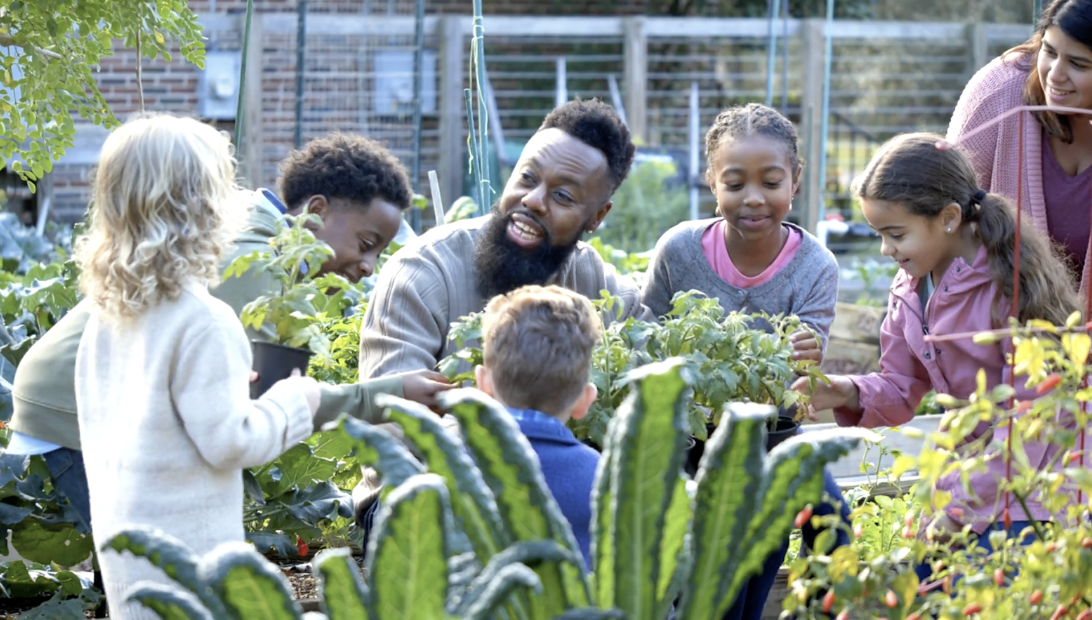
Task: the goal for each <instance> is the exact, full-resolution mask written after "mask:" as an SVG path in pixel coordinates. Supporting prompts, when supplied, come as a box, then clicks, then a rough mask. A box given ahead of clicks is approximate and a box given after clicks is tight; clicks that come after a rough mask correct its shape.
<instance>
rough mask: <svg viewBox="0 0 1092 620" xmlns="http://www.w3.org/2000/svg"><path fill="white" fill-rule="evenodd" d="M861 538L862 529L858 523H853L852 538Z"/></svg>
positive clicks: (862, 534)
mask: <svg viewBox="0 0 1092 620" xmlns="http://www.w3.org/2000/svg"><path fill="white" fill-rule="evenodd" d="M861 536H864V528H863V527H861V524H860V523H854V524H853V537H854V538H860V537H861Z"/></svg>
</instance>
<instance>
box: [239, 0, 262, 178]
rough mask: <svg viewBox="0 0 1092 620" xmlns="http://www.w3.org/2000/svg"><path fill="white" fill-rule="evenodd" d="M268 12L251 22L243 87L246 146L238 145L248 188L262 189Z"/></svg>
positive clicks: (255, 16)
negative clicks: (263, 106) (266, 22)
mask: <svg viewBox="0 0 1092 620" xmlns="http://www.w3.org/2000/svg"><path fill="white" fill-rule="evenodd" d="M265 16H266V15H265V13H259V12H257V11H255V13H254V16H253V18H252V21H251V23H250V40H249V41H247V53H246V62H247V67H246V84H240V85H239V87H240V88H241V89H244V90H243V91H242V92H245V93H246V101H244V102H243V118H242V119H237V120H236V122H239V120H242V123H243V137H242V140H243V143H242V144H241V145H237V148H239V149H240V151H241V153H240V154H241V155H242V156H243V157H242V159H243V166H242V170H240V172H241V173H242V175H243V178H244V179H245V187H249V188H250V189H258V188H259V187H261V186H262V184H263V182H264V179H263V178H262V153H263V151H264V149H263V148H262V65H263V64H264V62H263V58H262V50H263V49H264V47H265V43H264V42H265V28H264V22H265ZM245 19H246V16H245V14H244V15H242V16H240V29H239V31H240V32H242V25H243V23H244V22H243V21H242V20H245Z"/></svg>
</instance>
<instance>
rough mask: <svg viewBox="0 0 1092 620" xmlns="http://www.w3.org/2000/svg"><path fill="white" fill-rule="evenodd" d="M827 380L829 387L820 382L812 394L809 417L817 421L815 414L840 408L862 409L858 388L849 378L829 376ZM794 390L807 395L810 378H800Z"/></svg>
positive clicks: (795, 382) (793, 385)
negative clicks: (828, 380)
mask: <svg viewBox="0 0 1092 620" xmlns="http://www.w3.org/2000/svg"><path fill="white" fill-rule="evenodd" d="M827 378H828V379H830V384H829V385H828V384H827V383H824V382H822V381H818V382H816V384H815V391H813V392H812V393H811V402H810V403H809V404H808V417H809V418H811V419H812V420H814V419H816V418H815V414H816V412H819V411H825V410H827V409H836V408H838V407H848V408H849V409H854V410H856V409H859V408H860V403H859V400H858V396H859V395H858V392H857V386H856V385H854V384H853V382H852V381H850V380H849V378H848V377H843V376H839V375H828V376H827ZM792 389H794V390H796V391H797V392H800V393H802V394H807V393H808V378H807V377H800V378H799V379H797V380H796V381H794V382H793V384H792Z"/></svg>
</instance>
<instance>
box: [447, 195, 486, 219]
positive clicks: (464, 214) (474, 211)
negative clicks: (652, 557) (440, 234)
mask: <svg viewBox="0 0 1092 620" xmlns="http://www.w3.org/2000/svg"><path fill="white" fill-rule="evenodd" d="M477 215H478V205H477V203H475V202H474V199H473V198H471V197H469V196H460V197H459V198H458V199H457V200H456V201H455V202H453V203H451V206H450V207H449V208H448V211H447V213H445V214H444V222H443V223H444V224H450V223H452V222H458V221H459V220H469V219H471V218H473V217H476V216H477Z"/></svg>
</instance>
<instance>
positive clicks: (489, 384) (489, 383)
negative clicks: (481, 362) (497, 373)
mask: <svg viewBox="0 0 1092 620" xmlns="http://www.w3.org/2000/svg"><path fill="white" fill-rule="evenodd" d="M474 379H475V380H476V381H477V383H478V389H479V390H481V391H483V392H485V393H486V395H488V396H489V397H490V398H496V397H495V396H494V395H493V373H491V372H489V369H488V368H486V367H485V366H477V367H475V368H474Z"/></svg>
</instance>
